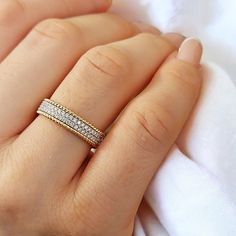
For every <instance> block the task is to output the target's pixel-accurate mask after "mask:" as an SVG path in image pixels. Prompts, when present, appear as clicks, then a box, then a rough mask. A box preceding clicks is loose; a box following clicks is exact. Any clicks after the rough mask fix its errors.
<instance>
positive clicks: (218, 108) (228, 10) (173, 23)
mask: <svg viewBox="0 0 236 236" xmlns="http://www.w3.org/2000/svg"><path fill="white" fill-rule="evenodd" d="M235 9H236V1H235V0H197V1H193V0H192V1H191V0H165V1H164V0H116V1H114V6H113V8H112V11H115V12H118V13H120V14H123V15H124V16H127V17H129V18H132V19H133V20H139V21H143V22H147V23H152V24H153V25H155V26H157V27H158V28H159V29H161V30H162V31H163V32H168V31H175V32H179V33H183V34H184V35H186V36H189V35H190V36H195V37H198V38H200V39H201V40H202V42H203V44H204V48H205V54H204V61H206V63H205V66H204V69H203V74H204V82H203V89H202V93H201V97H200V99H199V102H198V104H197V106H196V108H195V111H194V112H193V114H192V116H191V118H190V119H189V121H188V123H187V125H186V127H185V129H184V131H183V132H182V134H181V135H180V137H179V139H178V141H177V142H176V145H175V146H174V147H173V149H172V151H171V152H170V154H169V156H168V157H167V159H166V161H165V163H164V164H163V166H162V167H161V168H160V169H159V170H158V172H157V174H156V176H155V177H154V178H153V180H152V182H151V184H150V186H149V188H148V190H147V192H146V194H145V198H144V201H143V203H142V205H141V207H140V209H139V212H138V214H137V217H136V222H135V231H134V235H135V236H143V235H148V236H149V235H150V236H167V235H171V236H235V235H236V87H235V85H234V83H235V84H236V43H235V39H236V27H235V24H236V23H235V22H236V13H235ZM212 62H214V64H213V63H212ZM216 64H217V65H218V66H217V65H216Z"/></svg>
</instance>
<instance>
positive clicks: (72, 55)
mask: <svg viewBox="0 0 236 236" xmlns="http://www.w3.org/2000/svg"><path fill="white" fill-rule="evenodd" d="M104 26H105V28H104ZM137 32H138V29H137V27H135V26H134V25H133V24H131V23H129V22H127V21H126V20H124V19H123V18H121V17H118V16H115V15H112V14H108V13H106V14H96V15H90V16H81V17H76V18H71V19H67V20H55V19H53V20H46V21H43V22H41V23H40V24H39V25H37V26H36V27H35V28H34V29H33V30H32V32H31V33H30V34H29V35H28V36H27V37H26V39H25V40H23V41H22V43H21V44H20V45H19V46H18V47H17V48H16V49H15V50H14V51H13V52H12V53H11V54H10V55H9V56H8V57H7V58H6V59H5V60H4V61H3V62H2V63H1V64H0V114H1V116H0V140H1V139H3V138H5V139H6V138H9V137H11V136H14V135H15V134H17V133H19V132H21V131H22V130H23V129H24V128H25V127H26V126H27V125H28V124H29V123H30V122H31V121H32V119H33V118H34V116H35V114H34V111H35V110H36V108H37V106H38V104H39V103H40V101H41V100H42V99H43V98H44V97H49V96H51V94H52V93H53V91H55V89H56V88H57V87H58V85H59V84H60V83H61V81H62V80H63V79H64V78H65V76H66V75H67V73H68V72H69V71H70V70H71V68H72V67H73V66H74V64H75V63H76V61H77V60H78V58H79V57H80V56H81V55H82V54H83V53H84V52H86V51H87V50H88V49H89V48H91V47H93V46H96V45H100V44H105V43H108V42H112V41H115V40H120V39H124V38H127V37H130V36H132V35H134V34H135V33H137ZM6 101H8V105H7V106H5V105H4V104H5V102H6ZM15 117H17V119H15ZM12 123H13V124H14V125H12V126H9V125H8V124H12Z"/></svg>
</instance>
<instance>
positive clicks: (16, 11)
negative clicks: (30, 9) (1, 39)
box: [0, 0, 26, 26]
mask: <svg viewBox="0 0 236 236" xmlns="http://www.w3.org/2000/svg"><path fill="white" fill-rule="evenodd" d="M25 10H26V5H25V4H24V3H23V1H22V0H8V1H4V3H1V6H0V24H1V25H2V26H8V25H11V24H13V23H14V22H15V21H16V20H19V18H20V17H22V16H23V15H24V13H25Z"/></svg>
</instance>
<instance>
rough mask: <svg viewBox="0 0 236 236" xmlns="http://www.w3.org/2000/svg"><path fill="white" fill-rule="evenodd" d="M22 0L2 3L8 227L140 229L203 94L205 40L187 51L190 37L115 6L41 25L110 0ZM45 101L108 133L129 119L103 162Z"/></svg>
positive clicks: (3, 217)
mask: <svg viewBox="0 0 236 236" xmlns="http://www.w3.org/2000/svg"><path fill="white" fill-rule="evenodd" d="M22 2H23V1H19V0H18V1H16V0H15V1H13V0H12V1H10V0H9V1H7V2H6V3H4V5H3V3H1V4H2V5H0V7H1V8H2V10H1V11H2V13H3V14H1V16H3V17H1V18H0V29H1V32H2V33H1V36H0V43H1V50H0V58H2V62H1V64H0V140H1V141H0V234H1V235H11V236H14V235H16V236H18V235H25V236H27V235H29V236H33V235H57V236H58V235H81V236H85V235H103V236H104V235H112V236H114V235H122V236H124V235H131V234H132V231H133V224H134V219H135V214H136V212H137V209H138V207H139V204H140V202H141V199H142V197H143V195H144V192H145V190H146V188H147V186H148V184H149V182H150V180H151V178H152V176H153V175H154V173H155V172H156V171H157V169H158V167H159V165H160V164H161V162H162V161H163V160H164V158H165V156H166V155H167V153H168V151H169V150H170V148H171V146H172V145H173V143H174V142H175V140H176V138H177V136H178V134H179V133H180V131H181V129H182V127H183V126H184V123H185V121H186V119H187V118H188V116H189V114H190V112H191V110H192V108H193V106H194V104H195V102H196V100H197V98H198V95H199V91H200V86H201V76H200V73H199V71H198V68H199V63H200V57H201V45H200V44H199V43H198V42H197V41H195V40H188V41H185V43H184V44H183V45H182V46H181V49H180V50H179V52H178V53H177V49H178V48H177V47H178V46H179V44H180V42H181V41H182V39H183V38H182V37H180V36H178V35H165V36H163V35H160V34H159V33H158V31H156V32H155V31H154V30H153V29H152V31H153V32H154V33H153V34H151V33H140V30H139V29H138V28H137V26H135V25H133V24H131V23H129V22H127V21H125V20H124V19H122V18H120V17H118V16H114V15H111V14H97V15H90V16H82V17H74V18H67V19H64V20H56V19H53V20H52V19H51V20H46V21H43V22H41V23H39V24H36V23H38V22H39V21H41V20H42V19H45V18H51V17H69V16H70V15H75V14H76V13H79V12H80V13H85V12H88V11H90V10H91V11H92V10H95V11H96V9H100V10H102V9H105V8H106V7H108V2H109V1H95V0H94V1H92V0H87V1H82V0H81V1H79V0H78V1H76V0H70V1H69V0H68V1H58V0H57V1H56V0H48V1H47V2H46V1H40V0H35V1H26V0H25V1H24V4H21V3H22ZM103 2H104V4H102V3H103ZM79 3H80V4H79ZM95 3H97V4H99V3H100V4H101V5H100V6H99V7H98V8H96V9H95V8H94V9H93V8H92V7H93V6H98V5H95ZM63 4H67V5H66V6H67V8H65V5H63ZM93 4H94V5H93ZM35 24H36V26H34V27H33V29H32V30H31V31H30V32H29V33H28V35H27V36H26V38H24V39H22V38H23V36H24V34H26V32H28V31H29V29H30V28H31V27H32V26H33V25H35ZM21 40H22V41H21ZM118 40H120V41H118ZM19 41H21V43H20V44H18V45H17V43H18V42H19ZM102 44H103V45H104V46H97V45H102ZM96 46H97V47H96ZM13 48H14V50H13V51H11V50H12V49H13ZM91 48H92V49H91ZM89 49H91V50H89ZM10 51H11V52H10ZM86 51H88V52H86ZM9 52H10V53H9ZM7 54H9V55H7ZM77 61H78V62H77ZM46 97H51V98H52V100H54V101H56V102H58V103H61V104H62V105H64V106H66V107H68V108H69V109H71V110H72V111H74V112H75V113H76V114H79V115H80V116H82V117H84V118H85V119H86V120H88V121H89V122H91V123H93V124H94V125H95V126H96V127H98V128H99V129H101V130H105V129H107V128H108V127H109V126H110V125H111V124H112V122H113V121H114V120H115V119H117V117H118V115H119V117H118V119H117V120H116V123H115V125H114V126H113V127H112V128H111V129H110V132H109V133H108V135H107V137H106V138H105V140H104V141H103V142H102V144H101V145H100V147H99V148H98V150H97V152H96V153H95V154H94V155H93V157H92V158H91V156H92V155H91V153H90V146H89V145H88V144H87V143H86V142H84V141H82V139H80V138H78V137H77V136H75V135H74V134H72V133H71V132H69V131H68V130H67V129H64V128H63V127H61V126H59V125H57V124H56V123H54V122H52V121H50V120H48V119H46V118H45V117H44V116H38V117H37V118H35V113H36V111H37V108H38V106H39V104H40V103H41V101H42V100H43V99H44V98H46ZM124 107H126V109H125V110H124V111H123V112H122V113H121V111H122V110H123V109H124Z"/></svg>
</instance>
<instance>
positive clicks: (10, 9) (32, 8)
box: [0, 0, 111, 61]
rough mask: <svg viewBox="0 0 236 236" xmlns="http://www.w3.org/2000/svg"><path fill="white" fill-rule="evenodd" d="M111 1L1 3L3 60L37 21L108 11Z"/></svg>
mask: <svg viewBox="0 0 236 236" xmlns="http://www.w3.org/2000/svg"><path fill="white" fill-rule="evenodd" d="M110 4H111V1H110V0H86V1H84V0H47V1H41V0H34V1H32V0H24V1H23V0H7V1H1V4H0V32H1V35H0V45H1V47H0V61H1V60H2V59H3V58H5V57H6V55H7V54H8V53H9V52H10V51H11V50H12V49H13V48H14V47H15V45H16V44H17V43H18V42H19V41H20V40H21V39H22V38H23V37H24V36H25V35H26V33H27V32H28V31H29V30H30V29H31V28H32V27H33V26H34V25H35V24H37V22H39V21H41V20H43V19H46V18H54V17H60V18H62V17H69V16H74V15H78V14H85V13H91V12H98V11H104V10H106V9H107V8H108V7H109V6H110Z"/></svg>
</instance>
